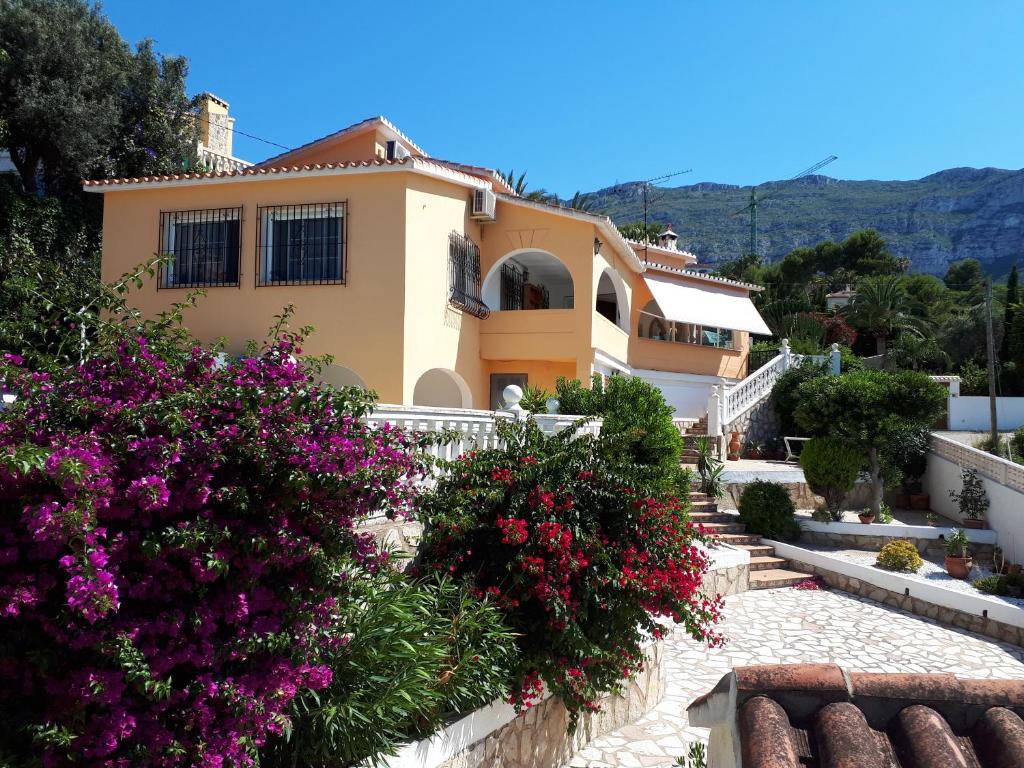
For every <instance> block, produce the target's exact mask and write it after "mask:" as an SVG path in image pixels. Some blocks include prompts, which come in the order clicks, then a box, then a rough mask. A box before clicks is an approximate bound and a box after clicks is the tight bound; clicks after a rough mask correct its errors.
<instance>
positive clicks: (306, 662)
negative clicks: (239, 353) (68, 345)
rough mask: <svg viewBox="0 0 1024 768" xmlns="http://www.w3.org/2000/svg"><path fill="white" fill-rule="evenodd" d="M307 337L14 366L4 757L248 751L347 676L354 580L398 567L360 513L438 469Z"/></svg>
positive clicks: (4, 433) (149, 759) (4, 370)
mask: <svg viewBox="0 0 1024 768" xmlns="http://www.w3.org/2000/svg"><path fill="white" fill-rule="evenodd" d="M297 344H298V340H297V339H296V338H294V337H285V338H284V339H283V340H281V341H278V342H275V343H274V344H273V345H272V346H271V347H269V348H268V349H267V350H266V351H265V353H264V354H262V355H261V356H258V357H252V358H248V359H242V360H239V361H237V362H233V363H229V364H227V365H226V366H219V365H217V364H216V362H215V357H214V356H213V354H212V353H210V352H208V351H206V350H203V349H201V348H198V347H196V348H194V349H192V350H191V351H190V352H186V353H183V354H182V353H175V354H167V353H166V352H161V353H157V352H155V351H153V349H152V348H151V346H150V344H149V343H147V341H146V339H145V338H141V337H140V338H128V339H122V340H121V341H120V342H119V343H118V345H117V346H116V348H114V349H112V350H111V351H110V352H109V353H107V354H104V355H101V356H97V357H94V358H92V359H88V360H86V361H85V362H83V363H82V364H81V365H80V366H78V367H76V368H69V369H66V370H60V371H54V372H50V373H42V372H33V371H28V370H25V369H24V368H23V367H21V364H22V361H21V360H19V359H18V358H17V357H15V356H8V357H7V358H6V359H5V360H4V361H3V362H0V380H2V381H4V382H5V386H6V388H7V389H8V390H10V391H13V392H14V393H16V394H17V395H18V401H17V403H16V404H15V405H14V406H12V407H11V408H9V409H8V410H7V411H5V412H3V414H2V415H0V515H2V517H3V525H2V527H0V753H2V754H0V758H5V761H8V762H10V763H13V764H23V765H31V764H39V763H41V764H42V765H44V766H47V767H49V766H54V767H57V766H62V765H70V764H76V765H96V766H118V767H121V766H123V767H124V768H128V766H134V765H153V766H178V765H181V766H185V765H200V766H208V767H210V768H220V767H221V766H244V765H247V764H250V763H252V762H253V760H254V759H255V756H256V755H257V754H258V751H259V749H260V747H261V746H263V745H264V744H265V743H266V742H267V740H268V739H272V738H275V736H277V735H279V734H282V733H283V732H284V731H285V730H286V729H287V728H288V727H289V717H288V713H289V706H290V704H291V702H292V701H293V700H294V699H295V697H296V696H297V695H299V694H300V693H302V692H303V691H304V690H320V689H324V688H326V687H327V686H329V685H330V683H331V670H330V668H329V667H328V666H326V665H325V663H324V662H325V660H326V659H327V658H328V657H329V654H330V652H331V651H333V650H336V649H337V648H338V647H339V646H340V645H342V644H343V643H344V642H345V641H346V637H345V634H344V628H342V627H339V626H337V622H335V621H333V617H334V615H335V612H334V606H335V600H336V598H335V596H334V595H335V593H336V591H337V590H336V587H337V585H338V583H339V582H340V581H343V580H344V579H345V578H348V577H350V575H351V569H358V568H365V569H374V568H378V567H380V564H381V562H382V553H381V552H379V551H378V550H377V548H376V547H375V545H374V544H373V542H372V540H367V539H366V538H364V537H361V536H359V535H357V534H356V533H354V532H353V523H354V521H356V520H358V519H359V518H360V517H362V516H364V515H365V514H366V513H368V512H370V511H371V510H377V509H385V510H387V511H389V512H390V513H393V514H397V515H402V514H406V513H407V512H408V511H409V510H410V506H411V504H412V502H413V499H414V486H415V481H416V480H417V479H418V477H419V476H420V475H421V473H422V472H423V467H422V466H421V465H420V464H419V462H418V460H417V458H416V457H417V455H418V454H417V452H416V451H415V450H414V446H413V445H412V444H411V443H410V440H411V439H412V438H410V437H408V436H407V435H406V434H404V433H403V432H401V431H400V430H392V429H388V428H383V429H369V428H367V427H366V426H364V424H363V423H362V421H361V417H362V416H363V415H364V414H365V412H366V410H367V409H368V408H369V407H370V400H369V398H366V397H363V396H361V395H358V394H355V393H352V392H346V393H338V392H335V391H333V390H322V389H320V388H318V387H315V386H313V384H312V382H311V379H310V377H309V375H308V373H307V371H306V369H305V368H304V367H303V365H302V364H301V363H300V362H298V361H297V360H296V358H295V357H294V355H298V354H299V353H300V351H301V350H298V349H297Z"/></svg>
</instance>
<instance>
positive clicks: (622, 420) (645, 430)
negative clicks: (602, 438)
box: [601, 376, 683, 476]
mask: <svg viewBox="0 0 1024 768" xmlns="http://www.w3.org/2000/svg"><path fill="white" fill-rule="evenodd" d="M672 413H673V408H672V406H670V405H669V404H668V403H666V402H665V396H664V395H663V394H662V393H661V390H660V389H658V388H657V387H655V386H654V385H653V384H651V383H649V382H646V381H644V380H643V379H641V378H639V377H637V376H612V377H611V379H609V380H608V384H607V386H606V387H605V390H604V397H603V401H602V403H601V415H603V416H604V426H603V427H602V428H601V432H602V433H604V432H605V431H606V430H607V434H608V436H609V437H613V438H614V437H620V438H621V439H622V441H623V447H624V448H625V450H627V451H628V452H629V455H630V457H631V458H632V460H633V461H634V462H636V463H637V464H641V465H644V466H649V467H657V468H658V469H659V470H661V471H662V472H664V473H665V474H666V475H667V476H670V475H672V474H673V473H674V472H675V471H676V470H677V468H678V467H679V458H680V456H681V455H682V451H683V436H682V435H681V434H680V433H679V428H678V427H676V425H675V424H674V423H673V422H672Z"/></svg>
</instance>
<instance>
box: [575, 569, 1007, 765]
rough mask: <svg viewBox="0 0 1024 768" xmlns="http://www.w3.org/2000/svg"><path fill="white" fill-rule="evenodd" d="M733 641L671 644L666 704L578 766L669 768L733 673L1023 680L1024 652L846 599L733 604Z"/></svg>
mask: <svg viewBox="0 0 1024 768" xmlns="http://www.w3.org/2000/svg"><path fill="white" fill-rule="evenodd" d="M721 630H722V632H723V633H724V634H725V636H726V638H727V640H728V642H727V643H726V645H725V646H724V647H722V648H716V649H710V650H709V649H708V648H706V647H704V646H702V645H700V644H698V643H696V642H694V641H693V640H690V639H689V638H679V637H676V638H674V639H671V640H669V641H667V642H666V649H665V650H666V653H665V664H666V669H667V675H668V680H667V683H668V685H667V692H666V695H665V699H664V700H663V701H662V703H661V704H659V705H658V706H657V707H655V708H654V709H653V710H652V711H651V712H648V713H647V714H646V715H645V716H644V717H643V718H641V719H640V720H638V721H637V722H635V723H632V724H630V725H627V726H625V727H623V728H620V729H619V730H618V731H615V732H613V733H611V734H609V735H607V736H605V737H602V738H600V739H597V740H595V741H594V742H592V743H591V744H590V745H589V746H587V747H586V748H584V749H583V750H581V751H580V752H579V754H577V755H576V756H575V757H574V758H573V759H572V761H571V762H570V763H569V765H570V766H572V767H573V768H583V767H584V766H586V767H588V768H598V767H602V766H625V767H626V768H648V766H658V767H664V768H670V766H672V765H673V763H674V761H675V759H676V757H679V756H681V755H685V754H686V752H687V750H688V749H689V745H690V743H691V742H692V741H696V740H700V741H704V742H706V741H707V734H708V732H707V731H706V730H705V729H702V728H690V727H689V726H688V725H687V721H686V707H687V706H688V705H689V704H690V702H692V701H693V700H694V699H695V698H697V697H698V696H700V695H702V694H704V693H706V692H707V691H709V690H710V689H711V688H712V687H714V685H715V684H716V683H717V682H718V681H719V680H720V679H721V678H722V676H723V675H725V674H726V673H727V672H729V671H730V669H732V668H733V667H738V666H745V665H752V664H793V663H800V662H834V663H836V664H839V665H841V666H843V667H844V668H846V669H848V670H853V671H863V672H952V673H954V674H957V675H960V676H962V677H975V678H1024V649H1022V648H1018V647H1016V646H1013V645H1007V644H1005V643H998V642H995V641H994V640H989V639H987V638H984V637H982V636H980V635H974V634H971V633H969V632H965V631H962V630H958V629H953V628H950V627H946V626H944V625H941V624H938V623H936V622H934V621H931V620H929V619H924V618H921V617H919V616H914V615H912V614H908V613H905V612H903V611H899V610H896V609H893V608H889V607H886V606H883V605H881V604H879V603H876V602H873V601H871V600H867V599H864V598H859V597H854V596H852V595H849V594H846V593H845V592H839V591H832V590H824V589H823V590H820V591H811V590H807V591H804V590H796V589H776V590H762V591H754V592H744V593H743V594H740V595H734V596H732V597H728V598H726V601H725V620H724V621H723V623H722V625H721Z"/></svg>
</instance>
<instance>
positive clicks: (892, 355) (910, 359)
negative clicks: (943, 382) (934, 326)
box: [885, 332, 950, 373]
mask: <svg viewBox="0 0 1024 768" xmlns="http://www.w3.org/2000/svg"><path fill="white" fill-rule="evenodd" d="M885 364H886V367H887V368H892V369H894V370H906V369H910V370H912V371H920V370H926V371H932V372H934V373H943V372H945V371H948V370H949V365H950V357H949V355H948V354H947V353H946V351H945V350H944V349H943V348H942V347H940V346H939V345H938V343H937V342H936V341H935V339H933V338H928V337H925V336H922V335H920V334H917V333H905V332H904V333H901V334H900V335H899V336H897V337H896V340H895V341H894V342H893V344H892V348H891V349H890V350H889V353H888V354H887V355H886V359H885Z"/></svg>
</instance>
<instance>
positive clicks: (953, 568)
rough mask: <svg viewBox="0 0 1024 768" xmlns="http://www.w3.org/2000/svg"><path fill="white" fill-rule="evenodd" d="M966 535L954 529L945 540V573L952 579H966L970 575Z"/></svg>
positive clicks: (970, 560)
mask: <svg viewBox="0 0 1024 768" xmlns="http://www.w3.org/2000/svg"><path fill="white" fill-rule="evenodd" d="M968 543H969V542H968V539H967V533H966V532H965V531H961V530H960V529H959V528H954V529H953V530H952V531H951V532H950V534H949V536H948V537H947V538H946V573H948V574H949V575H950V576H952V577H953V578H954V579H966V578H967V577H968V576H970V574H971V566H972V565H974V561H973V560H972V559H971V551H970V550H969V549H968V546H967V545H968Z"/></svg>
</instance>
